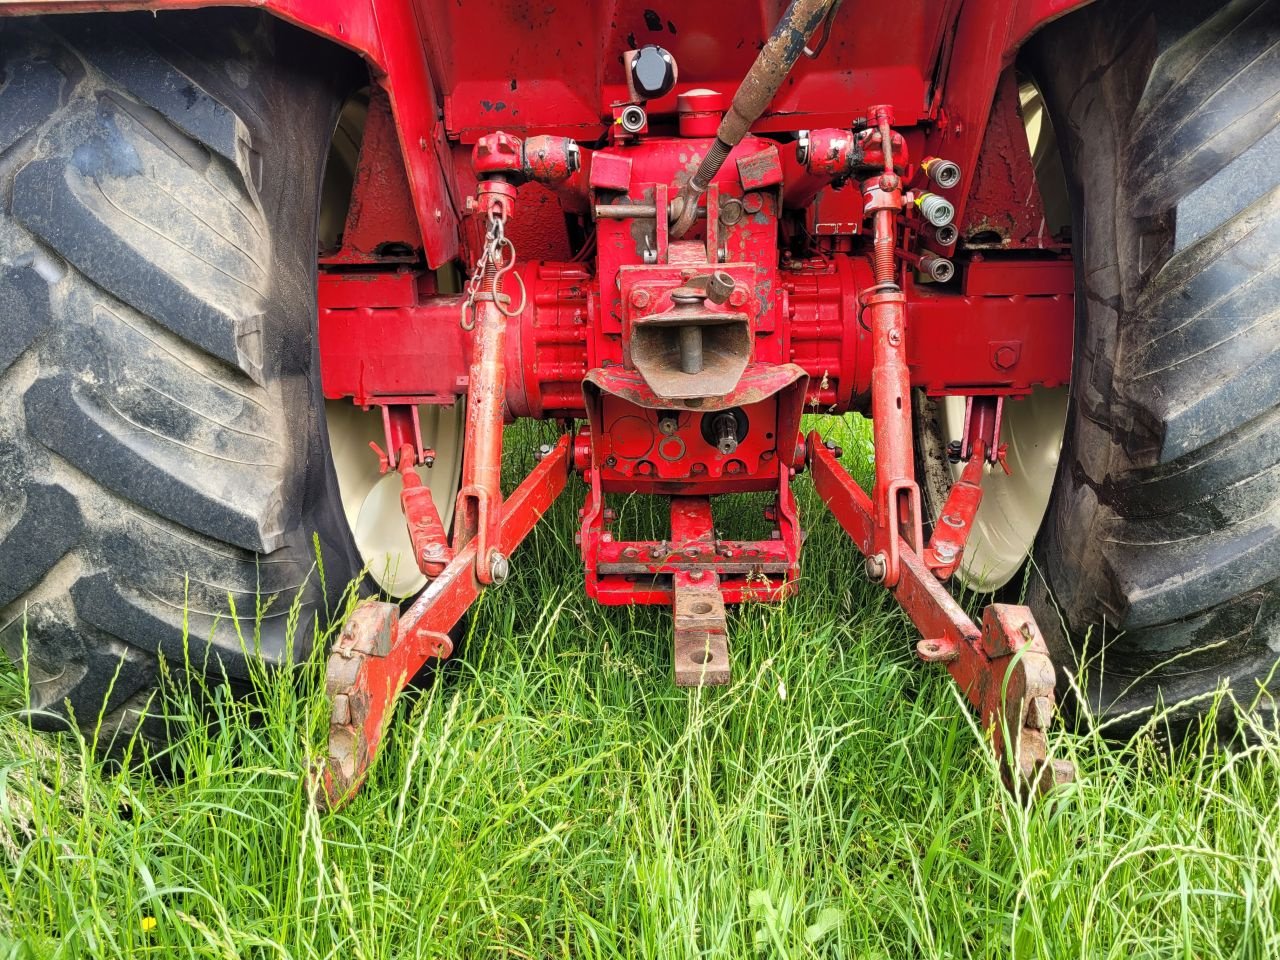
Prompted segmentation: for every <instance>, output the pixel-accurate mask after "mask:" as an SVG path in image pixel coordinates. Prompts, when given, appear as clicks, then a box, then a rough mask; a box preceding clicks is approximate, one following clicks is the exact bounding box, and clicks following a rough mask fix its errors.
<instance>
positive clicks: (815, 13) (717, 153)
mask: <svg viewBox="0 0 1280 960" xmlns="http://www.w3.org/2000/svg"><path fill="white" fill-rule="evenodd" d="M832 2H833V0H791V5H790V6H788V7H787V10H786V12H785V13H784V14H783V15H782V19H781V20H779V21H778V25H777V26H776V27H774V28H773V33H771V34H770V35H769V39H768V41H767V42H766V43H765V45H764V47H762V48H761V50H760V54H759V56H757V57H756V61H755V63H753V64H752V65H751V69H750V70H748V71H747V75H746V76H745V77H743V79H742V83H741V84H739V85H738V90H737V92H736V93H734V95H733V103H732V104H731V105H730V106H729V109H728V111H727V112H726V113H725V115H724V118H723V119H721V121H720V126H719V127H718V128H717V129H716V139H715V142H714V143H712V145H711V149H710V150H708V151H707V155H706V156H705V157H703V158H702V162H701V163H700V164H699V165H698V169H697V172H695V173H694V175H693V176H692V177H690V178H689V180H688V182H687V183H685V185H684V187H683V188H682V189H681V190H680V195H679V196H678V197H677V198H676V200H675V202H674V203H672V205H671V219H672V223H671V236H672V237H682V236H684V235H685V234H686V233H687V232H688V231H689V228H690V227H691V226H693V222H694V220H695V219H697V213H698V199H699V198H700V197H701V196H702V194H703V193H705V192H706V190H707V186H708V185H709V184H710V183H711V181H712V179H713V178H714V177H715V175H716V174H717V173H719V172H720V167H721V166H722V165H723V164H724V161H725V159H726V158H727V157H728V156H729V151H731V150H732V149H733V148H734V147H736V146H737V145H738V144H739V143H741V142H742V138H743V137H745V136H746V135H747V131H748V130H750V129H751V125H752V124H753V123H755V122H756V120H758V119H759V118H760V114H762V113H764V111H765V109H766V108H767V107H768V106H769V104H770V103H772V102H773V98H774V96H775V95H776V94H777V92H778V90H779V88H781V86H782V81H784V80H786V79H787V74H789V73H790V72H791V68H792V67H794V66H795V63H796V61H797V60H798V59H800V56H801V55H802V54H803V53H804V49H805V43H806V42H807V41H808V39H809V35H810V34H811V33H813V31H814V30H816V29H817V27H818V24H820V23H821V22H822V18H823V17H824V16H825V15H826V13H827V10H828V8H829V7H830V6H831V4H832Z"/></svg>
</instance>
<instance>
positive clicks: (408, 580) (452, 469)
mask: <svg viewBox="0 0 1280 960" xmlns="http://www.w3.org/2000/svg"><path fill="white" fill-rule="evenodd" d="M463 411H464V404H463V403H462V402H457V403H454V404H453V405H452V406H449V407H441V406H436V405H432V406H420V407H419V408H418V415H419V419H420V421H421V423H422V442H423V444H424V445H425V446H428V447H431V448H433V449H434V450H435V452H436V462H435V466H433V467H431V468H429V469H428V468H427V467H418V468H417V471H418V476H420V477H421V478H422V482H423V483H425V484H426V485H427V486H428V487H429V488H430V489H431V498H432V500H434V501H435V504H436V509H438V510H439V511H440V518H441V520H442V521H443V522H444V526H445V529H446V530H448V529H449V528H450V526H451V525H452V522H453V503H454V499H455V498H456V497H457V495H458V483H459V478H460V477H461V475H462V470H461V467H462V432H463ZM325 418H326V420H327V422H328V427H329V446H330V449H331V451H332V454H333V468H334V472H335V473H336V474H337V478H338V492H339V494H340V496H341V497H342V509H343V511H344V513H345V514H346V517H347V525H348V527H350V529H351V536H352V538H353V539H354V540H355V543H356V548H357V549H358V550H359V551H360V559H361V561H362V562H363V563H364V565H365V567H366V569H367V570H368V572H369V576H370V577H371V578H373V580H374V582H375V583H377V584H378V586H379V588H381V589H382V590H383V591H385V592H386V593H387V595H388V596H390V597H394V598H396V599H403V598H404V597H410V596H413V595H414V594H415V593H417V592H418V591H419V590H421V589H422V588H423V587H424V586H426V584H427V578H426V577H425V576H423V574H422V572H421V571H420V570H419V569H418V565H417V563H416V562H415V561H414V558H413V547H412V544H411V543H410V541H409V529H408V527H407V526H406V525H405V519H404V513H403V512H401V510H400V489H401V484H400V477H399V475H398V474H396V473H395V471H390V472H388V473H386V474H381V475H380V474H379V473H378V459H377V457H376V456H375V455H374V453H373V451H372V450H371V449H370V448H369V443H370V441H372V442H374V443H376V444H378V446H379V447H383V446H385V445H386V439H385V437H384V435H383V428H382V414H381V412H380V411H379V410H378V409H377V408H376V407H375V408H373V409H371V410H361V409H360V408H359V407H357V406H355V405H354V404H353V403H351V402H350V401H349V400H330V401H327V402H326V403H325Z"/></svg>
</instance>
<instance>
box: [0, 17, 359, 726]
mask: <svg viewBox="0 0 1280 960" xmlns="http://www.w3.org/2000/svg"><path fill="white" fill-rule="evenodd" d="M0 56H2V57H3V61H4V65H3V81H4V82H3V86H2V87H0V195H2V196H3V198H4V207H3V212H2V213H0V309H2V310H3V314H4V318H3V323H0V625H3V633H2V634H0V642H2V643H3V646H4V648H5V650H6V651H7V652H8V653H9V654H10V655H11V656H13V657H15V658H17V657H21V656H22V654H23V651H24V648H25V650H26V652H27V654H28V663H29V667H30V673H31V679H32V691H31V692H32V701H33V704H32V705H33V707H34V708H35V711H36V714H35V718H36V721H37V722H38V723H44V724H47V725H55V726H56V725H59V724H60V723H61V721H60V719H59V718H60V717H67V716H69V715H71V714H74V717H75V719H76V720H77V721H78V723H79V724H80V725H81V727H87V728H89V729H93V728H94V727H95V726H96V725H97V724H98V723H99V718H100V717H101V718H102V720H103V722H104V729H105V730H106V731H108V732H110V731H112V730H118V729H120V726H121V724H122V723H124V722H125V721H129V724H130V726H132V724H133V722H134V721H135V720H136V718H137V717H138V716H139V711H140V709H141V708H142V707H143V706H144V705H145V704H146V703H147V701H148V699H149V698H150V697H151V696H152V694H153V691H154V689H155V687H156V684H157V678H158V655H162V656H163V657H164V658H165V660H166V662H167V664H168V666H169V668H170V669H173V670H177V671H181V670H182V669H183V664H184V657H186V656H189V657H190V659H191V662H192V663H194V664H196V665H198V666H200V667H202V668H203V669H206V670H207V671H208V672H209V673H210V674H211V675H214V676H215V677H221V676H222V675H224V672H225V675H226V676H228V677H229V678H230V679H231V680H232V681H233V682H234V681H236V680H242V679H244V678H246V677H247V676H248V670H249V664H248V662H247V659H248V658H246V656H245V655H244V650H245V649H246V648H247V649H248V650H249V651H250V652H251V653H252V652H253V651H255V650H257V651H260V653H261V656H262V657H263V658H264V659H265V660H266V661H268V662H276V663H278V662H282V661H287V660H289V659H290V658H291V657H293V658H297V657H301V656H304V655H306V654H307V652H308V650H309V649H310V646H311V643H312V638H313V629H312V623H313V621H314V620H315V618H316V617H317V615H318V614H320V613H322V612H323V610H324V607H325V602H326V599H329V600H332V599H334V598H335V597H336V592H337V591H339V590H341V589H342V588H343V587H345V585H346V584H347V582H348V580H349V579H350V578H351V577H352V576H353V575H354V574H355V573H356V571H358V569H359V563H358V561H357V559H356V556H355V553H354V547H353V544H352V543H351V540H350V534H349V532H348V530H347V527H346V523H345V520H344V519H343V516H342V512H341V508H340V505H339V500H338V496H337V490H336V483H335V482H334V480H333V474H332V467H331V465H330V463H329V455H328V444H327V439H326V434H325V429H324V420H323V402H322V399H321V394H320V385H319V364H318V361H317V354H316V340H315V333H314V331H315V320H316V300H315V269H316V258H315V242H316V241H315V233H316V222H317V203H318V196H319V184H320V177H321V173H322V168H323V165H324V158H325V155H326V150H327V147H328V143H329V138H330V136H331V134H332V131H333V122H334V117H335V116H336V110H337V108H338V105H339V103H340V94H341V93H342V92H343V91H342V90H341V86H342V83H343V80H342V78H343V77H348V78H349V77H350V71H351V67H350V65H349V64H348V63H347V59H346V56H345V55H338V54H334V53H331V52H330V47H329V46H328V45H326V44H324V43H323V42H322V41H320V40H319V39H317V38H314V37H311V36H309V35H307V34H304V33H302V32H301V31H298V30H295V29H294V28H291V27H287V26H285V25H283V24H281V23H278V22H277V21H275V20H273V19H271V18H270V17H267V16H264V15H262V14H259V13H255V12H249V11H209V12H201V13H173V14H160V15H159V16H158V17H157V16H152V15H151V14H140V15H134V14H128V15H125V14H114V15H110V16H96V17H83V16H66V17H50V18H44V19H40V20H31V19H17V20H10V21H9V22H7V23H5V24H4V28H3V31H0ZM335 58H337V59H335ZM313 536H314V537H318V539H319V546H320V548H321V551H322V555H323V566H324V569H323V576H324V579H325V583H326V585H327V588H328V590H329V592H330V595H331V596H330V597H329V598H326V597H325V596H324V595H323V594H324V591H323V590H322V586H321V575H320V571H319V570H318V569H317V564H316V550H315V548H314V547H313ZM299 596H300V597H301V606H300V609H299V610H298V611H297V613H296V616H297V617H298V623H297V626H296V629H295V630H291V629H290V626H291V620H292V619H293V616H294V615H295V614H293V613H292V612H291V609H290V608H291V606H292V605H293V603H294V600H295V598H296V597H299ZM229 598H230V599H229ZM231 601H234V611H235V612H234V614H232V612H231ZM266 602H270V606H269V607H268V608H267V609H266V611H265V612H264V613H262V614H261V628H260V631H255V618H256V616H257V614H258V609H259V604H260V603H266ZM184 616H185V617H186V627H185V629H184ZM24 633H25V638H24ZM255 633H256V635H255ZM184 636H185V637H187V638H188V640H187V641H186V642H184ZM242 638H243V639H242Z"/></svg>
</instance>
